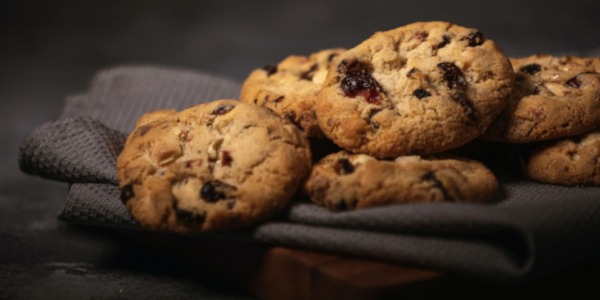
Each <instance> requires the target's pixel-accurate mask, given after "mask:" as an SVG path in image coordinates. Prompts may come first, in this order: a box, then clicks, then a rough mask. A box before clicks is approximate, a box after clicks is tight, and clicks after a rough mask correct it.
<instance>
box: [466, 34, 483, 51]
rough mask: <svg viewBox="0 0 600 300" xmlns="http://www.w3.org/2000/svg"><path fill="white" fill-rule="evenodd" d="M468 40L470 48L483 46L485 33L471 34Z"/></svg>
mask: <svg viewBox="0 0 600 300" xmlns="http://www.w3.org/2000/svg"><path fill="white" fill-rule="evenodd" d="M467 40H468V41H469V44H468V46H469V47H475V46H479V45H481V44H483V42H485V37H484V36H483V33H481V31H475V32H471V33H469V35H468V36H467Z"/></svg>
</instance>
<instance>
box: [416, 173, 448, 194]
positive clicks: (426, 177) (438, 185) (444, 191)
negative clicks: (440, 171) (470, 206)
mask: <svg viewBox="0 0 600 300" xmlns="http://www.w3.org/2000/svg"><path fill="white" fill-rule="evenodd" d="M422 179H423V180H426V181H429V182H431V185H433V187H435V188H437V189H439V190H440V192H442V195H443V196H444V200H447V201H454V198H453V197H452V196H451V195H450V193H449V192H448V190H447V189H446V187H445V186H444V184H443V183H442V182H441V181H440V180H439V179H438V178H437V176H435V173H434V172H433V171H429V172H427V173H425V175H423V177H422Z"/></svg>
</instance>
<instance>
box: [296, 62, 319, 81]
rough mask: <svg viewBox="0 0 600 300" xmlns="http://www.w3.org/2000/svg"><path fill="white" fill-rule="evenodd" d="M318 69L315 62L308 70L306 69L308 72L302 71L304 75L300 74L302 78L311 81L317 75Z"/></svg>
mask: <svg viewBox="0 0 600 300" xmlns="http://www.w3.org/2000/svg"><path fill="white" fill-rule="evenodd" d="M316 71H317V64H314V65H312V66H311V67H310V69H308V71H306V72H304V73H302V75H300V79H302V80H308V81H311V80H312V79H313V76H314V75H315V72H316Z"/></svg>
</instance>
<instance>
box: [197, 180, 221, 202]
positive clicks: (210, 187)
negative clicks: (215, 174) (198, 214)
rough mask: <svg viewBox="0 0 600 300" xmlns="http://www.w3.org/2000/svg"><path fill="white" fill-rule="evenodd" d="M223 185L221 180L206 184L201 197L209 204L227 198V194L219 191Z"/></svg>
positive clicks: (201, 191)
mask: <svg viewBox="0 0 600 300" xmlns="http://www.w3.org/2000/svg"><path fill="white" fill-rule="evenodd" d="M221 184H222V182H221V181H219V180H212V181H208V182H206V183H205V184H204V185H203V186H202V189H201V190H200V197H202V199H204V200H206V201H208V202H216V201H218V200H220V199H223V198H225V193H223V192H222V191H219V188H218V187H219V186H220V185H221Z"/></svg>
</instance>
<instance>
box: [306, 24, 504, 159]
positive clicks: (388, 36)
mask: <svg viewBox="0 0 600 300" xmlns="http://www.w3.org/2000/svg"><path fill="white" fill-rule="evenodd" d="M513 81H514V72H513V70H512V67H511V65H510V62H509V60H508V58H506V56H505V55H504V53H503V52H502V51H501V50H500V48H499V47H498V46H497V45H496V44H495V43H494V42H493V41H492V40H490V39H487V38H486V37H485V36H484V35H483V34H482V33H481V32H480V31H478V30H476V29H471V28H465V27H461V26H458V25H453V24H450V23H445V22H428V23H413V24H410V25H407V26H403V27H400V28H397V29H393V30H390V31H385V32H379V33H376V34H375V35H373V36H372V37H371V38H369V39H367V40H366V41H364V42H363V43H361V44H360V45H358V46H356V47H355V48H353V49H350V50H348V51H346V52H344V53H342V54H340V55H338V56H337V58H336V59H335V60H334V61H333V62H332V65H331V67H330V69H329V73H328V75H327V79H326V80H325V82H324V84H323V89H322V92H321V93H320V96H319V101H318V102H317V119H318V122H319V126H320V127H321V129H322V130H323V132H324V133H325V134H326V135H327V136H328V137H329V138H330V139H332V140H333V141H334V142H335V143H336V144H338V145H339V146H340V147H342V148H345V149H347V150H349V151H351V152H354V153H365V154H369V155H373V156H375V157H396V156H399V155H406V154H428V153H436V152H441V151H444V150H448V149H451V148H455V147H458V146H460V145H463V144H465V143H467V142H469V141H471V140H472V139H474V138H475V137H477V136H479V135H480V134H482V133H483V132H484V131H485V129H486V128H487V126H488V125H489V124H490V122H491V121H492V120H493V119H494V118H495V117H496V116H497V115H498V114H499V113H500V111H501V110H502V109H503V108H504V107H505V104H506V98H507V96H508V95H509V94H510V92H511V89H512V85H513Z"/></svg>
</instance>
